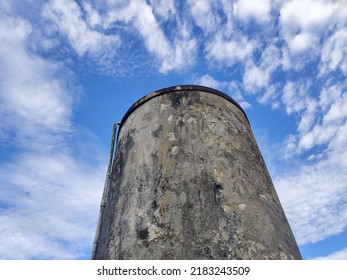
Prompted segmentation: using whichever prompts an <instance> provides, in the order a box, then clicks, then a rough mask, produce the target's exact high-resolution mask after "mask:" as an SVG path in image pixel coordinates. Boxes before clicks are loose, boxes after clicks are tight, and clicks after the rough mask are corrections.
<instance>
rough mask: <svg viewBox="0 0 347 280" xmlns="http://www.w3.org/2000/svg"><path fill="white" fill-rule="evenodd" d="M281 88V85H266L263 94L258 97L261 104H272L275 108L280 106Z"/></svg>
mask: <svg viewBox="0 0 347 280" xmlns="http://www.w3.org/2000/svg"><path fill="white" fill-rule="evenodd" d="M280 91H281V90H280V88H279V85H276V84H270V85H269V86H267V87H266V89H265V91H264V93H263V95H261V96H259V97H258V98H257V101H258V102H259V103H261V104H264V105H265V104H270V105H271V107H272V108H273V109H277V108H279V107H280V101H279V96H280Z"/></svg>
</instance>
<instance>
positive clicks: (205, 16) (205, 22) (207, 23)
mask: <svg viewBox="0 0 347 280" xmlns="http://www.w3.org/2000/svg"><path fill="white" fill-rule="evenodd" d="M188 4H189V8H190V12H191V14H192V16H193V19H194V21H195V24H196V25H197V26H199V27H200V28H201V29H202V30H203V31H204V33H205V34H208V33H210V32H213V31H214V30H216V29H217V27H218V26H219V17H218V14H217V13H215V12H214V11H213V9H212V5H213V1H211V0H201V1H194V0H189V1H188Z"/></svg>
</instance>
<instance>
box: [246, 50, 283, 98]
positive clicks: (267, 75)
mask: <svg viewBox="0 0 347 280" xmlns="http://www.w3.org/2000/svg"><path fill="white" fill-rule="evenodd" d="M280 58H281V57H280V51H279V49H278V48H277V47H276V46H275V45H269V46H267V47H266V48H265V50H264V51H263V52H262V54H261V57H260V60H259V63H258V65H255V64H254V62H253V61H252V60H249V61H248V62H247V63H246V66H245V73H244V75H243V84H244V87H245V89H246V90H248V91H249V92H251V93H256V91H257V90H259V89H261V88H263V87H267V86H268V85H269V82H270V79H271V75H272V73H273V72H274V71H275V70H276V69H277V68H278V67H279V66H280Z"/></svg>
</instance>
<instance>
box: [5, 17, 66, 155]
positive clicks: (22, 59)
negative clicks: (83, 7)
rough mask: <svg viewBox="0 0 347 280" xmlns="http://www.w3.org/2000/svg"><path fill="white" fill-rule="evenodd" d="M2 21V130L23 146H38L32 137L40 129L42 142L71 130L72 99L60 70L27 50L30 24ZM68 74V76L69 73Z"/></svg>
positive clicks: (10, 19) (14, 20)
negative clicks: (61, 77) (65, 87)
mask: <svg viewBox="0 0 347 280" xmlns="http://www.w3.org/2000/svg"><path fill="white" fill-rule="evenodd" d="M0 21H1V24H0V37H1V41H2V44H1V45H0V60H1V68H2V72H1V74H0V89H1V90H0V101H1V102H0V116H1V120H2V121H1V123H0V127H1V128H2V131H3V132H5V133H6V134H7V136H9V135H12V136H11V137H12V138H13V137H15V138H14V139H12V140H15V141H16V142H17V143H20V144H21V145H23V146H28V145H29V146H34V145H35V144H36V145H37V144H38V143H33V142H32V139H33V138H37V132H38V131H41V132H42V135H40V137H41V138H40V139H41V141H42V142H45V138H46V137H52V136H53V134H54V133H62V132H68V131H70V130H71V123H70V116H71V112H72V103H73V101H72V98H71V96H69V95H68V94H67V92H66V91H65V89H64V84H63V80H62V79H59V78H58V77H59V75H60V74H61V73H60V71H61V69H60V68H59V66H58V65H57V64H54V63H52V62H49V61H45V60H43V59H42V58H40V57H38V56H35V55H33V54H31V53H30V52H29V51H28V47H27V44H28V40H29V39H28V38H29V36H30V34H31V32H32V27H31V24H30V23H28V22H27V21H25V20H21V19H18V18H16V19H14V18H6V19H0ZM8 30H11V32H8ZM65 75H66V77H68V72H65ZM13 135H14V136H13ZM45 144H48V143H47V142H45ZM38 146H39V145H38ZM38 148H39V147H38Z"/></svg>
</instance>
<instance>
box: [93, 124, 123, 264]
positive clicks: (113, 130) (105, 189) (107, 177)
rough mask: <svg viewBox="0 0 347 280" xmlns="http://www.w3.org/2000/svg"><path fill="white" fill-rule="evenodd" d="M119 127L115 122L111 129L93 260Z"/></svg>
mask: <svg viewBox="0 0 347 280" xmlns="http://www.w3.org/2000/svg"><path fill="white" fill-rule="evenodd" d="M119 125H120V123H119V122H115V123H114V125H113V129H112V137H111V144H110V154H109V159H108V165H107V173H106V178H105V182H104V191H103V194H102V198H101V203H100V212H99V217H98V223H97V226H96V232H95V237H94V242H93V249H92V254H91V259H94V258H95V252H96V247H97V246H98V240H99V234H100V228H101V221H102V217H103V215H104V208H105V202H106V197H107V194H108V189H109V185H110V178H111V170H112V163H113V155H114V143H115V138H116V134H117V127H118V126H119Z"/></svg>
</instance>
